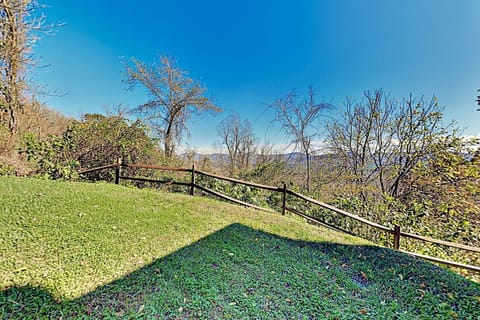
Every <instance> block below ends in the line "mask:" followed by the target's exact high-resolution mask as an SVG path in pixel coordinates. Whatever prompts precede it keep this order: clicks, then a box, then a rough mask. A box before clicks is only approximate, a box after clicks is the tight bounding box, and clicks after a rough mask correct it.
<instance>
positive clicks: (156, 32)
mask: <svg viewBox="0 0 480 320" xmlns="http://www.w3.org/2000/svg"><path fill="white" fill-rule="evenodd" d="M41 3H42V4H45V5H47V6H48V8H47V9H45V10H44V11H45V15H46V16H47V18H48V21H49V22H53V23H56V22H61V23H65V26H63V27H61V28H59V29H58V30H57V32H56V34H55V35H53V36H44V37H43V38H42V39H41V40H40V41H39V42H38V44H37V46H36V48H35V54H36V56H37V57H38V58H39V60H40V61H41V64H44V65H48V67H46V68H41V69H37V70H36V73H35V75H34V78H35V79H36V80H37V81H38V82H40V83H41V84H44V85H46V86H47V87H48V89H49V90H50V91H53V90H56V91H58V92H59V93H66V95H64V96H61V97H53V96H52V97H48V96H47V97H44V98H41V99H43V100H44V101H45V102H46V103H47V104H48V105H49V106H51V107H53V108H55V109H57V110H59V111H61V112H63V113H65V114H66V115H69V116H74V117H79V116H80V115H82V114H84V113H93V112H100V113H103V112H104V109H103V108H104V106H114V105H118V104H123V105H127V106H130V107H135V106H137V105H138V104H140V103H142V102H144V101H145V100H146V96H145V93H144V92H143V91H142V90H136V91H133V92H131V91H127V90H126V85H125V84H124V83H122V74H121V72H122V70H123V67H122V59H128V58H129V57H136V58H137V59H140V60H142V61H144V62H147V63H150V62H153V61H154V60H155V59H156V57H157V55H158V54H166V55H170V56H175V57H176V58H177V59H178V65H179V67H180V68H182V69H185V70H188V72H189V75H190V76H191V77H192V78H193V79H195V80H198V81H200V82H201V83H203V84H204V85H205V86H206V87H207V88H208V94H209V95H210V96H211V97H213V99H214V101H215V102H216V104H217V105H219V106H220V107H222V108H223V109H224V110H225V112H224V113H223V114H219V115H217V116H215V117H206V118H203V119H194V120H193V121H192V122H191V123H190V128H191V133H192V135H191V137H190V138H189V139H187V140H186V143H187V144H188V145H189V146H191V147H196V148H197V149H199V150H202V149H204V148H211V147H212V145H213V144H214V143H215V141H217V140H218V138H217V136H216V126H217V124H218V123H219V122H220V121H221V120H222V119H223V118H224V117H225V116H227V115H228V114H229V112H232V111H235V112H237V113H238V114H239V115H240V116H241V117H242V118H248V119H249V120H250V121H251V122H252V124H253V127H254V130H255V133H256V135H257V136H258V137H259V138H260V140H261V141H263V140H264V139H267V140H269V141H271V142H273V143H281V142H282V139H281V135H280V134H279V133H278V131H277V129H276V128H275V127H274V126H273V127H272V126H270V129H268V130H267V128H268V127H269V123H270V121H271V119H272V118H273V115H272V114H271V113H270V112H268V111H267V112H266V111H265V108H266V106H267V105H268V104H270V103H272V102H273V101H274V100H275V99H277V98H279V97H281V96H283V95H285V94H286V93H288V92H289V91H290V90H292V89H294V90H296V92H297V93H300V94H303V93H306V90H307V87H308V86H309V85H312V86H313V87H314V88H315V91H316V93H317V98H318V100H319V101H320V100H324V101H326V102H331V103H333V104H334V105H336V106H337V111H341V109H342V104H343V101H344V100H345V97H347V96H349V97H358V98H361V96H362V93H363V92H364V91H365V90H375V89H377V88H382V89H384V91H386V92H388V93H390V95H391V96H392V97H395V98H401V97H404V96H408V95H409V94H410V93H412V94H413V95H415V96H422V95H423V96H425V97H427V98H430V97H431V96H432V95H434V94H435V95H436V96H437V97H438V98H439V101H440V103H441V105H443V106H445V114H446V119H452V118H454V119H456V120H457V122H458V124H459V125H460V127H462V128H465V134H467V135H480V112H477V111H475V110H476V106H475V101H474V100H475V97H476V94H477V92H476V90H477V89H478V88H480V19H479V18H478V15H479V13H480V1H478V0H457V1H455V0H403V1H394V0H363V1H359V0H335V1H333V0H332V1H320V0H318V1H314V0H296V1H282V0H277V1H261V0H256V1H255V0H243V1H220V0H218V1H208V0H205V1H195V0H189V1H187V0H183V1H182V0H165V1H153V0H151V1H147V0H137V1H126V0H117V1H107V0H103V1H102V0H95V1H94V0H83V1H73V0H41Z"/></svg>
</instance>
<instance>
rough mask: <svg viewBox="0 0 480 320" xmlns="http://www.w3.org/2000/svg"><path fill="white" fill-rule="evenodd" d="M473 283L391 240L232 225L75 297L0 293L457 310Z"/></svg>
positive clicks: (235, 311)
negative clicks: (314, 238) (377, 243)
mask: <svg viewBox="0 0 480 320" xmlns="http://www.w3.org/2000/svg"><path fill="white" fill-rule="evenodd" d="M478 314H480V285H479V284H476V283H473V282H471V281H468V280H466V279H464V278H462V277H460V276H458V275H456V274H453V273H451V272H449V271H446V270H444V269H441V268H439V267H437V266H435V265H432V264H429V263H426V262H424V261H420V260H418V259H415V258H412V257H409V256H407V255H404V254H401V253H398V252H395V251H392V250H390V249H385V248H378V247H373V246H349V245H339V244H332V243H313V242H304V241H295V240H291V239H286V238H282V237H279V236H276V235H272V234H268V233H265V232H261V231H258V230H255V229H251V228H249V227H246V226H243V225H240V224H232V225H230V226H228V227H226V228H224V229H222V230H220V231H218V232H216V233H214V234H212V235H210V236H208V237H205V238H203V239H201V240H199V241H198V242H195V243H193V244H192V245H190V246H187V247H184V248H182V249H180V250H179V251H177V252H175V253H173V254H171V255H169V256H166V257H164V258H161V259H158V260H156V261H155V262H153V263H151V264H149V265H147V266H145V267H143V268H141V269H139V270H137V271H135V272H133V273H131V274H128V275H126V276H125V277H123V278H121V279H118V280H116V281H114V282H111V283H109V284H107V285H105V286H102V287H99V288H97V289H96V290H95V291H93V292H91V293H89V294H87V295H85V296H82V297H80V298H78V299H76V300H72V301H62V302H56V301H55V300H54V299H53V298H52V296H51V295H50V294H49V293H47V292H45V291H44V290H42V289H40V288H32V287H29V286H25V287H15V288H10V289H8V290H5V291H3V292H0V316H1V317H3V318H5V319H25V318H34V319H37V318H82V319H83V318H92V319H96V318H126V319H131V318H143V319H151V318H159V319H166V318H174V319H177V318H178V319H183V318H202V319H204V318H207V319H208V318H222V319H224V318H232V319H238V318H256V319H258V318H268V319H272V318H280V319H284V318H295V319H298V318H301V319H328V318H330V319H341V318H348V319H355V318H371V319H376V318H391V319H411V318H446V319H447V318H454V317H456V318H460V319H476V318H475V317H477V316H478Z"/></svg>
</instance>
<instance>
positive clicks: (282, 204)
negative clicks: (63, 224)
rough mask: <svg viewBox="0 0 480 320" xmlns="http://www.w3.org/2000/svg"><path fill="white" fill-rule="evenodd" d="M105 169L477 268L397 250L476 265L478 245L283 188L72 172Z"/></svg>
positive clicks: (144, 168)
mask: <svg viewBox="0 0 480 320" xmlns="http://www.w3.org/2000/svg"><path fill="white" fill-rule="evenodd" d="M109 169H110V170H112V169H114V173H113V174H112V175H111V177H112V180H113V181H114V183H115V184H119V183H120V181H125V182H127V181H130V182H131V183H133V184H134V185H136V186H140V187H145V186H150V187H159V186H170V187H172V186H178V187H180V188H183V190H180V189H177V190H174V191H181V192H187V193H189V194H190V195H192V196H193V195H195V194H201V195H208V196H211V197H218V198H220V199H223V200H226V201H230V202H233V203H236V204H239V205H242V206H246V207H251V208H255V209H258V210H264V211H272V212H281V213H282V214H283V215H284V214H286V213H287V212H290V213H293V214H295V215H298V216H300V217H302V218H304V219H306V220H307V221H308V222H309V223H312V224H315V225H321V226H324V227H327V228H330V229H334V230H337V231H341V232H345V233H348V234H352V235H355V236H360V237H363V238H366V239H367V240H370V241H373V242H376V243H379V244H382V245H385V246H389V247H391V248H393V249H395V250H397V251H400V252H403V253H407V254H409V255H412V256H415V257H418V258H421V259H425V260H429V261H432V262H435V263H439V264H443V265H447V266H450V267H454V268H459V269H463V270H466V271H467V272H474V273H477V274H480V266H478V265H471V264H465V263H460V262H455V261H450V260H446V259H444V258H440V257H432V256H429V255H425V254H422V253H416V252H412V251H411V250H410V251H409V250H403V249H402V244H403V247H406V248H407V247H408V248H419V247H425V246H426V247H428V246H431V245H437V246H441V247H445V248H447V250H446V251H443V252H447V253H446V254H444V256H447V257H450V256H451V255H450V254H449V253H448V252H449V250H451V249H456V250H461V251H462V252H464V253H465V254H464V255H463V256H470V257H472V256H473V258H471V259H470V261H476V262H478V261H480V248H478V247H474V246H469V245H465V244H458V243H454V242H449V241H443V240H438V239H434V238H430V237H426V236H422V235H417V234H414V233H410V232H404V231H402V228H401V227H400V226H398V225H394V226H393V227H387V226H384V225H381V224H379V223H376V222H373V221H370V220H368V219H365V218H363V217H360V216H359V215H356V214H353V213H350V212H347V211H345V210H342V209H339V208H337V207H334V206H332V205H329V204H327V203H324V202H321V201H318V200H316V199H313V198H311V197H308V196H305V195H303V194H301V193H298V192H295V191H293V190H290V189H288V188H287V186H286V185H285V184H283V186H282V187H274V186H268V185H263V184H258V183H254V182H248V181H243V180H239V179H234V178H229V177H225V176H221V175H217V174H213V173H209V172H204V171H201V170H197V169H196V168H195V166H194V165H193V166H192V168H180V167H165V166H156V165H143V164H127V163H122V161H121V160H120V159H119V161H118V162H117V163H115V164H109V165H105V166H101V167H96V168H91V169H85V170H80V171H79V172H78V173H79V175H80V176H82V175H89V174H93V173H98V172H99V171H103V170H109ZM158 172H170V173H171V175H172V174H173V175H174V178H172V177H171V176H169V177H165V176H164V175H162V174H158ZM227 183H228V184H229V185H228V184H227ZM227 193H228V195H227ZM252 195H253V196H252ZM261 197H263V198H262V199H263V200H262V199H260V200H259V198H261ZM412 243H416V246H415V245H412ZM407 244H408V245H407ZM433 251H435V250H433Z"/></svg>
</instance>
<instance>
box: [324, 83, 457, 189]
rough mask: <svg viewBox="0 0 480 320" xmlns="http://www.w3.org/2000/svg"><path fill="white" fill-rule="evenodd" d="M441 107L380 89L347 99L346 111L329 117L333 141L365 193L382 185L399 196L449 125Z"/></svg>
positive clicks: (433, 99)
mask: <svg viewBox="0 0 480 320" xmlns="http://www.w3.org/2000/svg"><path fill="white" fill-rule="evenodd" d="M441 119H442V112H441V108H440V107H439V105H438V103H437V99H436V98H435V97H433V98H432V99H431V100H430V101H425V100H424V99H423V98H422V99H415V98H413V97H412V96H411V95H410V96H409V97H408V98H407V99H403V100H400V101H399V100H394V99H390V98H389V97H388V96H386V95H385V94H384V93H383V91H381V90H377V91H375V92H374V93H373V94H372V93H370V92H368V91H367V92H365V95H364V99H363V100H362V101H360V102H358V103H355V102H354V101H352V100H350V99H348V100H347V103H346V111H345V113H344V115H343V117H341V118H339V119H335V120H333V121H332V122H331V123H329V125H328V126H327V127H328V131H329V141H330V145H331V146H332V147H333V149H334V152H335V153H336V154H338V155H340V156H341V157H342V159H343V160H344V165H345V168H346V169H347V171H348V172H350V176H351V178H352V179H353V181H354V185H355V190H354V192H355V193H359V194H360V195H362V197H364V198H365V197H366V194H367V193H369V192H370V191H375V190H377V188H378V189H379V191H380V192H381V193H385V194H389V195H391V196H393V197H398V196H400V193H401V187H402V182H403V181H404V180H405V178H406V177H407V175H408V173H409V172H410V171H411V170H412V169H413V168H414V167H415V165H417V164H418V163H419V162H420V161H422V160H423V159H425V157H426V156H428V154H429V153H430V151H431V147H432V145H433V144H434V143H435V141H436V140H437V139H438V138H439V137H441V136H442V135H443V134H445V133H446V132H447V130H448V128H449V127H450V125H447V126H444V125H443V124H442V122H441Z"/></svg>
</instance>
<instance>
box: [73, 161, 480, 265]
mask: <svg viewBox="0 0 480 320" xmlns="http://www.w3.org/2000/svg"><path fill="white" fill-rule="evenodd" d="M111 168H115V183H116V184H119V182H120V180H127V181H139V182H149V183H158V184H167V185H181V186H186V187H189V188H190V194H191V195H194V194H195V189H198V190H201V191H202V192H205V193H208V194H211V195H214V196H216V197H219V198H221V199H224V200H227V201H230V202H233V203H236V204H240V205H242V206H247V207H251V208H255V209H258V210H263V211H270V212H272V211H274V210H273V209H271V208H264V207H260V206H257V205H253V204H250V203H247V202H245V201H241V200H238V199H236V198H233V197H230V196H227V195H225V194H223V193H221V192H218V191H215V190H212V189H210V188H207V187H205V186H202V185H200V184H198V182H197V181H196V175H202V176H205V177H210V178H213V179H219V180H222V181H227V182H231V183H235V184H241V185H245V186H249V187H255V188H259V189H263V190H268V191H272V192H280V193H282V214H285V213H286V212H287V211H288V212H291V213H293V214H296V215H298V216H300V217H302V218H304V219H306V220H308V221H310V222H312V223H315V224H318V225H322V226H324V227H327V228H330V229H334V230H337V231H341V232H344V233H348V234H353V233H352V232H350V231H348V230H344V229H342V228H340V227H339V226H336V225H333V224H331V223H327V222H325V221H321V220H319V219H318V218H315V217H312V216H310V215H308V214H306V213H304V212H301V211H299V210H297V209H294V208H289V207H287V195H291V196H294V197H296V198H298V199H301V200H303V201H305V202H307V203H311V204H314V205H316V206H319V207H321V208H323V209H327V210H330V211H332V212H335V213H337V214H340V215H342V216H343V217H347V218H350V219H353V220H355V221H358V222H360V223H362V224H363V225H366V226H369V227H372V228H375V229H378V230H380V231H383V232H386V233H388V234H390V235H393V242H392V247H393V248H394V249H395V250H398V251H401V252H403V253H406V254H410V255H412V256H415V257H419V258H422V259H425V260H429V261H432V262H436V263H440V264H444V265H448V266H452V267H457V268H462V269H466V270H470V271H474V272H478V273H480V267H479V266H472V265H467V264H461V263H458V262H453V261H447V260H443V259H439V258H436V257H430V256H427V255H422V254H418V253H414V252H408V251H403V250H401V249H400V239H401V238H402V237H404V238H410V239H414V240H419V241H424V242H428V243H434V244H438V245H443V246H447V247H450V248H456V249H461V250H465V251H471V252H477V253H480V248H478V247H473V246H469V245H465V244H458V243H454V242H450V241H444V240H438V239H434V238H430V237H425V236H421V235H416V234H413V233H408V232H403V231H401V228H400V226H394V228H393V229H390V228H388V227H386V226H383V225H381V224H378V223H376V222H373V221H370V220H368V219H365V218H362V217H360V216H358V215H356V214H352V213H350V212H347V211H344V210H342V209H339V208H336V207H334V206H331V205H329V204H327V203H324V202H321V201H318V200H316V199H313V198H310V197H308V196H305V195H303V194H301V193H298V192H295V191H292V190H289V189H287V187H286V185H285V184H284V185H283V187H273V186H268V185H263V184H259V183H254V182H248V181H243V180H239V179H234V178H230V177H225V176H221V175H217V174H213V173H209V172H205V171H200V170H196V169H195V166H194V165H193V166H192V168H180V167H165V166H156V165H144V164H127V163H123V162H122V161H121V159H119V160H118V161H117V163H115V164H109V165H104V166H101V167H96V168H91V169H84V170H80V171H78V173H79V174H88V173H91V172H97V171H100V170H106V169H111ZM122 168H138V169H150V170H163V171H173V172H185V173H190V174H191V178H190V182H181V181H174V180H173V179H167V180H157V179H150V178H145V177H128V176H123V175H122Z"/></svg>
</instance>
